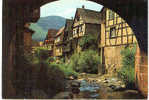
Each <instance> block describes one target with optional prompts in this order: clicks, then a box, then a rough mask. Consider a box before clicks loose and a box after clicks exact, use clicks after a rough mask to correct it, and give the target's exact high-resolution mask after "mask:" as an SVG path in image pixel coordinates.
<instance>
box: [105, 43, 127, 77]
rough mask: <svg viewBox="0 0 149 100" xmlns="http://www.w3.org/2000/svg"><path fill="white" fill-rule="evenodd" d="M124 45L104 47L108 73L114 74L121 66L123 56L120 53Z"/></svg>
mask: <svg viewBox="0 0 149 100" xmlns="http://www.w3.org/2000/svg"><path fill="white" fill-rule="evenodd" d="M123 48H124V46H112V47H105V48H104V55H103V56H104V59H103V60H104V66H105V71H106V73H107V74H110V75H112V74H114V73H115V72H116V71H117V70H118V69H119V68H120V67H121V60H122V56H121V54H120V52H121V50H123Z"/></svg>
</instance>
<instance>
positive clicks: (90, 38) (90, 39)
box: [79, 34, 97, 49]
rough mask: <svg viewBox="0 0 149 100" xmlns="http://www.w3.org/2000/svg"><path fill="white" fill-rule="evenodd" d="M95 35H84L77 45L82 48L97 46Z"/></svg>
mask: <svg viewBox="0 0 149 100" xmlns="http://www.w3.org/2000/svg"><path fill="white" fill-rule="evenodd" d="M96 41H97V37H96V36H94V35H91V34H88V35H85V36H84V37H82V38H81V40H80V42H79V45H80V47H82V49H88V48H92V49H95V48H96V47H97V42H96Z"/></svg>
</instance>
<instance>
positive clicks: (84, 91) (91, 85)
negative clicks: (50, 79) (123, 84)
mask: <svg viewBox="0 0 149 100" xmlns="http://www.w3.org/2000/svg"><path fill="white" fill-rule="evenodd" d="M112 81H115V79H113V80H112ZM115 82H117V81H115ZM72 83H73V84H74V85H76V86H75V88H77V89H78V91H79V92H78V93H73V92H72V86H71V84H72ZM109 83H110V84H111V82H109ZM68 85H69V87H68V88H69V89H68V90H66V91H64V92H61V93H59V94H57V95H56V96H55V97H54V99H71V98H76V99H145V98H144V97H143V96H142V95H141V94H140V93H139V91H137V90H129V89H125V90H118V91H115V90H114V89H113V88H111V87H108V86H103V84H100V83H98V82H95V81H87V80H85V79H82V80H72V81H71V82H70V83H69V82H68Z"/></svg>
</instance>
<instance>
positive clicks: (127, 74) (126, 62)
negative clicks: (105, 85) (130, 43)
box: [118, 45, 136, 88]
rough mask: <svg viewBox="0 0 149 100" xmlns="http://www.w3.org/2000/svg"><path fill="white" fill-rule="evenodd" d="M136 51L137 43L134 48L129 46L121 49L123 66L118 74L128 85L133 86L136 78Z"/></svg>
mask: <svg viewBox="0 0 149 100" xmlns="http://www.w3.org/2000/svg"><path fill="white" fill-rule="evenodd" d="M135 52H136V45H134V47H133V48H130V47H127V48H125V49H124V50H122V51H121V55H122V68H121V69H120V70H119V72H118V76H119V77H120V78H121V79H122V80H123V81H124V82H125V83H126V85H127V87H129V88H130V87H133V85H134V80H135V71H134V66H135Z"/></svg>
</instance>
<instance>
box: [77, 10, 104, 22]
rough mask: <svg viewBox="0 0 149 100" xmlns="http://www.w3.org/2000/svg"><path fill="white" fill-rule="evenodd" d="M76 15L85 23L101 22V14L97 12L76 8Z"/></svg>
mask: <svg viewBox="0 0 149 100" xmlns="http://www.w3.org/2000/svg"><path fill="white" fill-rule="evenodd" d="M77 13H78V14H79V15H80V16H82V19H83V20H84V22H85V23H93V24H100V22H101V14H100V12H98V11H94V10H89V9H84V8H77Z"/></svg>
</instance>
